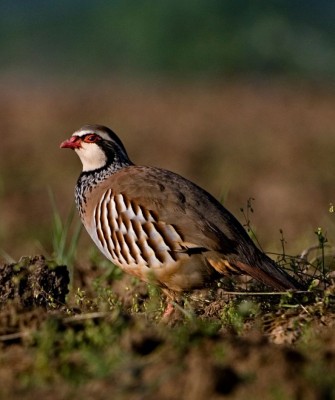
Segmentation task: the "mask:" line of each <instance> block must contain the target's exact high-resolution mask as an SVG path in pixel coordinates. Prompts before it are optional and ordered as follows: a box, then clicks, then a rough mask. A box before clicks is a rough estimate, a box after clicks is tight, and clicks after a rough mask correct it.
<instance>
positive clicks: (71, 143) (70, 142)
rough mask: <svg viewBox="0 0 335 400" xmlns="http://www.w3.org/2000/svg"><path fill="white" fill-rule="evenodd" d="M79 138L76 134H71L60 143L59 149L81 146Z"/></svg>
mask: <svg viewBox="0 0 335 400" xmlns="http://www.w3.org/2000/svg"><path fill="white" fill-rule="evenodd" d="M80 142H81V140H80V138H79V137H78V136H71V137H70V139H67V140H64V142H62V143H61V144H60V146H59V147H60V148H61V149H72V150H74V149H79V147H80V146H81V143H80Z"/></svg>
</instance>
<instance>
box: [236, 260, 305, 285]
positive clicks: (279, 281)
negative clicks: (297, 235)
mask: <svg viewBox="0 0 335 400" xmlns="http://www.w3.org/2000/svg"><path fill="white" fill-rule="evenodd" d="M235 264H236V266H237V267H238V268H239V269H240V270H241V272H245V273H247V274H248V275H250V276H252V277H253V278H255V279H257V280H258V281H260V282H262V283H264V284H265V285H268V286H271V287H273V288H274V289H276V290H290V289H291V290H303V289H304V287H303V285H302V284H301V283H299V282H298V281H297V280H296V279H295V278H293V277H292V276H291V275H289V274H288V273H287V272H285V271H284V270H283V269H281V268H280V267H279V266H278V265H277V264H276V263H275V262H274V261H273V260H271V258H269V257H267V256H266V255H265V254H262V258H261V259H260V260H257V262H256V263H255V264H254V263H253V265H249V264H245V263H243V262H240V261H237V262H235Z"/></svg>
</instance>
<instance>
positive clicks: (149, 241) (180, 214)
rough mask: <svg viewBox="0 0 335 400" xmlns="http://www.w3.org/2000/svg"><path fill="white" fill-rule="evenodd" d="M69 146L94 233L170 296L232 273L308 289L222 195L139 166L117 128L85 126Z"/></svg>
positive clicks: (119, 261) (110, 254)
mask: <svg viewBox="0 0 335 400" xmlns="http://www.w3.org/2000/svg"><path fill="white" fill-rule="evenodd" d="M61 147H62V148H70V149H73V150H75V152H76V153H77V154H78V156H79V158H80V160H81V162H82V164H83V171H82V173H81V175H80V177H79V179H78V182H77V185H76V189H75V199H76V204H77V207H78V210H79V213H80V217H81V219H82V222H83V224H84V226H85V228H86V230H87V232H88V233H89V235H90V236H91V238H92V239H93V241H94V243H95V244H96V245H97V246H98V248H99V249H100V251H101V252H102V253H103V254H104V255H105V256H106V257H107V258H108V259H109V260H110V261H112V262H113V263H114V264H115V265H117V266H118V267H120V268H121V269H122V270H124V271H125V272H127V273H129V274H132V275H135V276H137V277H139V278H140V279H142V280H144V281H146V282H156V283H157V284H158V285H159V286H161V287H162V288H163V289H165V290H164V291H165V292H166V293H168V294H170V298H173V297H174V296H176V295H177V294H178V293H180V292H182V291H188V290H191V289H194V288H201V287H203V286H204V285H205V284H206V283H208V282H210V281H211V280H214V279H216V278H218V277H219V276H220V275H228V274H231V273H241V274H248V275H251V276H252V277H253V278H256V279H257V280H258V281H260V282H262V283H264V284H266V285H269V286H271V287H273V288H274V289H278V290H286V289H300V284H299V283H297V282H296V281H295V280H294V279H293V278H292V277H291V276H290V275H288V274H287V273H286V272H285V271H283V270H282V269H280V268H279V266H278V265H276V264H275V262H274V261H272V260H271V259H270V258H269V257H268V256H266V255H265V254H264V253H262V252H261V251H260V250H259V249H258V248H257V247H256V246H255V245H254V243H253V242H252V240H251V239H250V237H249V236H248V234H247V233H246V231H245V230H244V228H243V227H242V226H241V225H240V223H239V222H238V221H237V220H236V219H235V217H234V216H233V215H232V214H230V212H229V211H227V210H226V209H225V208H224V207H223V206H222V205H221V204H220V203H219V202H218V201H217V200H216V199H215V198H214V197H212V196H211V195H210V194H209V193H207V192H206V191H205V190H203V189H201V188H200V187H199V186H197V185H195V184H194V183H192V182H190V181H188V180H187V179H185V178H183V177H181V176H179V175H177V174H174V173H173V172H170V171H166V170H164V169H160V168H154V167H145V166H137V165H134V164H133V163H132V162H131V161H130V160H129V158H128V155H127V152H126V149H125V148H124V146H123V144H122V142H121V141H120V139H119V138H118V137H117V135H116V134H115V133H114V132H112V131H111V130H110V129H108V128H106V127H104V126H100V125H86V126H83V127H82V128H81V129H79V130H78V131H76V132H74V133H73V135H72V136H71V138H70V139H68V140H66V141H64V142H63V143H62V144H61Z"/></svg>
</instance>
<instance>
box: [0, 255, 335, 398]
mask: <svg viewBox="0 0 335 400" xmlns="http://www.w3.org/2000/svg"><path fill="white" fill-rule="evenodd" d="M0 272H1V274H0V284H1V287H2V288H3V289H2V291H1V294H0V295H1V296H0V304H1V308H0V327H1V331H0V346H1V358H0V380H1V382H2V384H1V389H0V398H4V399H5V398H11V399H33V398H36V396H41V397H43V398H45V399H70V398H71V399H79V398H85V399H106V398H113V399H163V400H165V399H187V400H188V399H190V400H191V399H192V400H194V399H195V400H202V399H222V398H227V399H241V398H248V399H259V398H264V399H332V398H334V396H335V386H334V377H335V376H334V375H335V340H334V335H333V329H334V321H335V301H333V299H335V286H330V287H329V288H328V289H327V296H325V295H324V293H325V292H323V295H321V296H320V294H315V293H314V294H313V296H310V298H309V299H307V298H304V297H299V298H298V297H296V298H294V296H293V298H291V299H288V298H285V296H284V295H283V296H281V297H278V296H276V295H271V294H267V295H266V296H264V294H261V295H258V296H255V295H249V296H244V295H242V294H241V295H240V296H236V295H234V294H233V293H231V294H229V295H227V293H226V292H225V290H224V288H223V287H220V288H216V289H213V290H212V291H208V290H206V291H199V293H197V297H190V298H186V300H185V301H186V303H185V304H184V309H183V311H180V313H177V312H176V314H175V316H174V318H173V319H171V320H169V321H163V320H161V316H162V312H163V308H162V306H163V307H164V304H162V298H161V296H160V295H159V294H158V293H157V292H155V291H154V292H152V291H151V292H150V290H149V291H148V288H147V286H146V285H145V284H143V283H140V282H136V281H133V280H132V279H131V278H129V277H125V276H123V277H121V276H120V275H118V276H117V277H116V276H113V275H111V274H109V273H108V274H105V275H104V276H101V272H99V270H98V268H97V267H92V268H91V270H87V269H81V270H80V269H79V270H77V272H76V273H75V282H74V285H73V287H72V295H71V294H70V295H68V291H69V290H68V283H69V274H68V271H67V269H66V268H64V267H63V266H55V265H48V262H47V261H46V260H45V258H44V257H43V256H36V257H32V258H29V257H26V258H24V259H22V260H21V261H20V263H19V264H10V265H4V266H3V268H1V271H0ZM79 287H80V289H79ZM75 288H77V289H75ZM74 292H76V294H74ZM235 292H236V288H235ZM66 295H68V296H67V298H66V297H65V296H66ZM134 299H136V301H134ZM279 299H281V301H279Z"/></svg>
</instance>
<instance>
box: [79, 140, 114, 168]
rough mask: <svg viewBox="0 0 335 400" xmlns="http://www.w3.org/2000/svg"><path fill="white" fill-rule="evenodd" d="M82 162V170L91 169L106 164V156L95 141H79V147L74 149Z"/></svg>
mask: <svg viewBox="0 0 335 400" xmlns="http://www.w3.org/2000/svg"><path fill="white" fill-rule="evenodd" d="M75 152H76V153H77V154H78V156H79V158H80V160H81V162H82V164H83V171H84V172H86V171H93V170H95V169H99V168H102V167H104V166H105V165H106V162H107V158H106V156H105V153H104V152H103V151H102V150H101V148H100V147H99V146H98V145H97V144H95V143H85V142H82V143H81V147H80V148H79V149H75Z"/></svg>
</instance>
